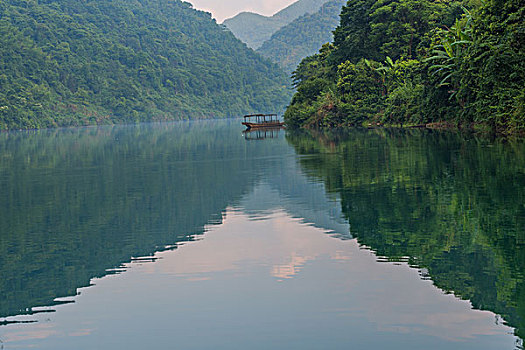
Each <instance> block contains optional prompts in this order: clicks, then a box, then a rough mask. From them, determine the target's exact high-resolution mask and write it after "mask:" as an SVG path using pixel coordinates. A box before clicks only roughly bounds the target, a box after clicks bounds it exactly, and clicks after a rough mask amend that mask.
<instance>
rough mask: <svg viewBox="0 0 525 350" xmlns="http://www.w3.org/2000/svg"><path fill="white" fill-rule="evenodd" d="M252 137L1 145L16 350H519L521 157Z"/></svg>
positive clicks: (211, 134)
mask: <svg viewBox="0 0 525 350" xmlns="http://www.w3.org/2000/svg"><path fill="white" fill-rule="evenodd" d="M241 130H242V128H241V126H240V123H239V121H237V120H235V121H202V122H180V123H168V124H142V125H134V126H111V127H99V128H79V129H63V130H42V131H37V132H12V133H4V134H1V135H0V190H1V192H2V193H3V194H4V195H3V199H2V200H1V201H0V275H1V276H2V278H1V280H0V295H3V296H4V297H3V298H1V299H0V324H1V326H0V340H1V341H2V342H3V343H2V345H3V346H4V349H6V350H7V349H18V348H30V347H34V348H38V349H118V348H125V349H144V348H160V349H163V348H180V349H210V348H214V349H245V348H250V349H268V348H275V349H320V348H328V349H348V348H353V349H376V348H389V349H514V348H516V346H517V345H519V344H520V343H521V340H520V338H519V335H521V334H522V330H523V310H524V309H525V308H524V307H523V298H522V297H521V296H522V295H523V291H524V286H523V276H522V271H523V264H524V261H523V259H522V257H523V243H524V242H525V240H524V234H525V232H524V229H523V228H524V223H525V206H524V203H525V201H524V199H525V198H524V192H525V171H524V169H525V166H524V165H525V148H524V145H523V143H520V142H493V141H491V140H485V139H479V138H473V137H471V136H461V135H456V134H452V133H441V132H428V131H422V130H415V131H389V130H364V131H363V130H361V131H360V130H354V131H350V132H348V133H345V134H339V133H329V134H310V133H292V132H288V133H287V134H286V135H285V132H284V131H283V130H281V131H279V132H275V131H271V132H266V133H264V132H258V133H250V134H245V135H243V134H242V133H241ZM510 160H512V161H510ZM25 322H30V323H25ZM514 333H516V334H517V335H518V336H516V335H514Z"/></svg>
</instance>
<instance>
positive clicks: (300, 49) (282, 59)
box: [257, 0, 346, 73]
mask: <svg viewBox="0 0 525 350" xmlns="http://www.w3.org/2000/svg"><path fill="white" fill-rule="evenodd" d="M345 3H346V0H331V1H329V2H327V3H325V4H324V5H323V6H322V7H321V8H320V9H319V10H318V11H317V12H315V13H313V14H306V15H304V16H301V17H299V18H297V19H295V20H293V21H292V22H291V23H289V24H288V25H286V26H284V27H282V28H281V29H279V30H278V31H276V32H275V33H274V34H273V35H272V37H271V38H270V39H269V40H267V41H265V42H264V43H263V44H262V46H261V47H260V48H258V49H257V52H259V53H260V54H261V55H263V56H265V57H267V58H269V59H271V60H272V61H274V62H276V63H277V64H279V66H280V67H281V68H283V69H284V70H285V71H286V72H287V73H291V72H293V71H294V70H295V68H296V67H297V65H298V64H299V63H300V62H301V60H302V59H303V58H305V57H307V56H311V55H313V54H315V53H317V52H318V51H319V49H320V48H321V46H322V45H323V44H325V43H328V42H331V41H332V40H333V35H332V31H333V30H334V29H335V28H336V27H337V25H338V24H339V14H340V13H341V9H342V7H343V5H344V4H345Z"/></svg>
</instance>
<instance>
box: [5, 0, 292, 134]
mask: <svg viewBox="0 0 525 350" xmlns="http://www.w3.org/2000/svg"><path fill="white" fill-rule="evenodd" d="M0 85H1V86H2V89H1V90H0V129H7V128H37V127H49V126H65V125H83V124H94V123H110V122H133V121H145V120H166V119H186V118H199V117H212V116H214V117H224V116H233V115H239V114H242V113H246V112H256V111H257V112H258V111H278V110H281V109H282V108H284V106H285V104H286V103H287V100H288V98H289V96H290V92H289V88H288V87H287V86H286V85H287V78H286V75H285V74H284V73H282V72H281V71H280V70H279V69H278V67H277V66H276V65H275V64H273V63H271V62H269V61H267V60H264V59H262V58H261V57H260V56H259V55H258V54H256V53H255V52H253V51H252V50H250V49H248V48H246V46H245V45H244V44H243V43H241V42H240V41H239V40H237V39H236V38H235V37H234V36H233V35H232V34H231V33H230V32H229V31H227V30H224V28H222V27H221V26H219V25H217V23H216V22H215V21H214V20H213V19H212V18H211V16H210V14H208V13H205V12H202V11H196V10H194V9H193V8H192V6H191V5H190V4H189V3H186V2H181V1H178V0H132V1H124V0H115V1H109V0H97V1H95V0H88V1H80V0H56V1H51V0H40V1H33V0H6V1H3V2H1V3H0Z"/></svg>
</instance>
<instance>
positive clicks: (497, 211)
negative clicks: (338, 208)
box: [288, 130, 525, 337]
mask: <svg viewBox="0 0 525 350" xmlns="http://www.w3.org/2000/svg"><path fill="white" fill-rule="evenodd" d="M288 140H289V142H290V144H292V145H293V146H294V147H295V149H296V151H297V152H298V153H299V154H304V155H308V157H303V158H300V162H301V165H302V167H303V169H304V170H305V172H306V173H308V174H309V176H311V177H312V178H315V179H318V180H320V181H323V183H324V184H325V185H326V187H327V188H328V190H329V192H331V193H335V194H338V195H340V196H341V201H342V204H343V212H344V214H345V217H346V218H347V219H348V221H349V222H350V225H351V231H352V234H353V235H354V236H355V237H357V239H358V241H359V243H360V244H361V245H363V246H365V247H369V248H370V249H372V250H373V251H374V252H375V253H376V254H377V255H378V256H379V257H380V259H379V260H380V261H393V262H395V261H406V262H407V263H408V264H410V265H411V266H414V267H419V268H423V269H424V272H423V276H424V277H425V276H426V277H427V278H428V277H430V278H431V279H432V280H433V282H434V284H435V285H436V286H438V287H439V288H441V289H443V290H444V291H446V292H448V293H453V294H454V295H456V296H458V297H461V298H463V299H467V300H470V301H471V303H472V305H473V307H474V308H476V309H481V310H491V311H494V312H496V313H498V314H500V315H502V316H503V318H504V319H505V321H506V322H507V323H508V324H510V325H512V326H514V327H517V330H516V332H517V334H518V335H520V336H522V337H523V336H524V334H522V332H523V330H524V329H525V324H524V322H525V304H524V301H525V294H524V293H525V284H524V283H523V272H524V271H525V265H524V264H525V256H524V253H525V249H524V248H525V247H524V243H525V204H524V203H525V145H524V143H523V142H522V141H515V142H508V141H506V140H503V141H497V142H493V141H489V140H485V139H480V138H475V137H472V136H468V135H457V134H453V133H446V132H431V131H422V130H416V131H395V130H378V131H356V130H354V131H350V132H344V133H337V132H335V133H324V134H323V133H321V134H309V133H301V134H295V135H294V134H290V135H288Z"/></svg>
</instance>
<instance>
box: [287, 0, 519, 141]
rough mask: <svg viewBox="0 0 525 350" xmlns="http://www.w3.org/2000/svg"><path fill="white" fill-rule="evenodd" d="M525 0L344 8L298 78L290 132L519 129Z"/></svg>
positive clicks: (356, 1)
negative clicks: (442, 126) (433, 126)
mask: <svg viewBox="0 0 525 350" xmlns="http://www.w3.org/2000/svg"><path fill="white" fill-rule="evenodd" d="M524 8H525V3H524V2H523V1H521V0H513V1H500V0H487V1H482V2H480V1H476V0H473V1H467V0H462V1H461V0H444V1H437V0H423V1H416V0H378V1H377V0H350V1H348V3H347V4H346V6H344V7H343V10H342V13H341V23H340V25H339V27H338V28H337V29H336V31H335V32H334V41H333V43H331V44H327V45H325V46H324V47H323V48H322V49H321V50H320V52H319V53H318V54H316V55H314V56H311V57H308V58H306V59H304V60H303V61H302V62H301V63H300V64H299V66H298V67H297V69H296V71H295V72H294V79H295V84H296V87H297V93H296V95H295V96H294V98H293V100H292V103H291V105H290V107H289V108H288V110H287V112H286V114H285V118H286V121H287V123H288V125H289V126H291V127H297V126H306V127H331V126H341V125H362V124H363V123H373V124H376V123H378V124H391V125H393V124H398V125H399V124H400V125H404V124H405V125H406V124H428V123H449V124H456V125H463V126H479V125H486V126H489V127H491V128H493V129H496V130H499V131H518V132H519V131H523V130H524V129H525V110H524V108H525V107H524V106H525V92H524V91H525V89H524V88H523V86H525V59H524V58H525V54H524V50H523V41H524V33H525V25H524V21H523V18H524V17H525V13H524Z"/></svg>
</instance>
